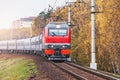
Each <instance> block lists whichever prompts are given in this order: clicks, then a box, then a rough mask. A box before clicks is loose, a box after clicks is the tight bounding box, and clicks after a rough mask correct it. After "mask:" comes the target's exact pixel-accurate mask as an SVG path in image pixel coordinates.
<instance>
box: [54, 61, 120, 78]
mask: <svg viewBox="0 0 120 80" xmlns="http://www.w3.org/2000/svg"><path fill="white" fill-rule="evenodd" d="M52 63H53V64H54V65H55V66H57V67H59V68H60V69H62V70H63V71H65V72H67V73H68V74H70V75H72V76H74V77H75V78H76V79H78V80H120V79H119V78H115V77H113V76H109V75H106V74H103V73H100V72H98V71H95V70H91V69H87V68H84V67H81V66H79V65H76V64H74V63H69V62H63V63H55V62H52Z"/></svg>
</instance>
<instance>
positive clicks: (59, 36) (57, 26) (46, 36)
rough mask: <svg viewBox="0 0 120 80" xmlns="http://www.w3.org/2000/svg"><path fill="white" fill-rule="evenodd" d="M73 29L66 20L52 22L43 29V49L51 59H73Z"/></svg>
mask: <svg viewBox="0 0 120 80" xmlns="http://www.w3.org/2000/svg"><path fill="white" fill-rule="evenodd" d="M70 42H71V30H70V27H69V26H68V25H67V24H66V23H65V22H50V23H49V24H48V25H47V26H46V27H45V28H44V30H43V34H42V51H43V53H44V54H45V56H47V57H48V59H49V60H69V61H70V60H71V58H70V51H71V50H70V48H71V46H70Z"/></svg>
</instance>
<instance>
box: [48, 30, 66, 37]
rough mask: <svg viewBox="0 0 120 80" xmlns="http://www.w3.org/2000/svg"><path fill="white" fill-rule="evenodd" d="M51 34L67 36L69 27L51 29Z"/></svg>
mask: <svg viewBox="0 0 120 80" xmlns="http://www.w3.org/2000/svg"><path fill="white" fill-rule="evenodd" d="M49 36H67V29H49Z"/></svg>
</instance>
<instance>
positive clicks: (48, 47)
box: [0, 22, 71, 61]
mask: <svg viewBox="0 0 120 80" xmlns="http://www.w3.org/2000/svg"><path fill="white" fill-rule="evenodd" d="M70 42H71V30H70V27H69V26H68V25H67V24H66V23H65V22H49V23H48V24H47V25H46V26H45V27H44V29H43V31H42V34H40V35H38V36H35V37H32V38H26V39H18V40H4V41H0V51H11V52H26V53H33V54H43V55H44V56H46V57H47V58H48V60H67V61H70V60H71V58H70V53H71V50H70V48H71V45H70Z"/></svg>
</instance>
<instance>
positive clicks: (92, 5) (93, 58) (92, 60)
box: [90, 0, 97, 70]
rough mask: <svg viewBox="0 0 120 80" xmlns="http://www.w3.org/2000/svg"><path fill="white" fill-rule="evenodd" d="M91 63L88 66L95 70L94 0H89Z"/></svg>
mask: <svg viewBox="0 0 120 80" xmlns="http://www.w3.org/2000/svg"><path fill="white" fill-rule="evenodd" d="M91 21H92V24H91V26H92V27H91V63H90V68H91V69H95V70H97V63H96V50H95V0H91Z"/></svg>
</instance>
